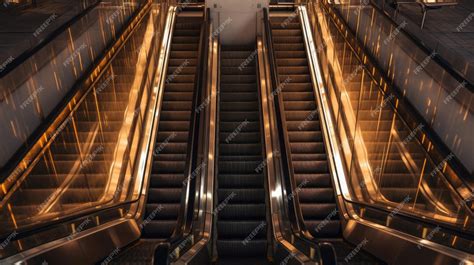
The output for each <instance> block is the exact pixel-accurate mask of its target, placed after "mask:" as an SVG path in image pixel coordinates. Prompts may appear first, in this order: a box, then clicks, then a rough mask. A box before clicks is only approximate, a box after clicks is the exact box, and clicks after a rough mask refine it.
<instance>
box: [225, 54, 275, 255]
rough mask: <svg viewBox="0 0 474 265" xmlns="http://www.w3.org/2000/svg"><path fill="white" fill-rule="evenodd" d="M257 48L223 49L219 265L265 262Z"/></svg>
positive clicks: (264, 216)
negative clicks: (255, 49) (255, 50)
mask: <svg viewBox="0 0 474 265" xmlns="http://www.w3.org/2000/svg"><path fill="white" fill-rule="evenodd" d="M255 58H256V52H254V48H253V47H232V46H231V47H223V48H222V52H221V85H220V102H219V109H220V110H219V151H218V152H219V154H218V177H217V200H218V201H217V204H218V205H217V207H216V214H217V252H218V253H217V254H218V257H219V260H218V263H219V264H266V263H268V261H267V259H266V256H267V255H266V253H267V240H266V238H267V229H268V224H267V220H266V212H267V210H266V203H265V196H266V192H265V184H264V183H265V182H264V179H265V178H264V170H265V161H264V152H263V146H262V130H261V120H260V107H259V98H258V86H257V74H256V73H257V69H256V62H255Z"/></svg>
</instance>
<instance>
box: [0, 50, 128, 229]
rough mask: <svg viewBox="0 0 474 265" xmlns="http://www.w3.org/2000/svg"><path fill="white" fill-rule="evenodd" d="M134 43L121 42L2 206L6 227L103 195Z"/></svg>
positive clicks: (125, 97) (125, 94) (123, 110)
mask: <svg viewBox="0 0 474 265" xmlns="http://www.w3.org/2000/svg"><path fill="white" fill-rule="evenodd" d="M136 45H137V43H133V42H129V43H127V44H126V45H125V47H124V50H122V51H121V52H120V53H119V54H118V55H117V57H116V58H115V59H114V61H113V62H112V67H111V70H109V71H108V72H107V73H105V74H104V75H103V76H102V77H101V79H99V80H98V82H97V83H96V87H95V90H94V92H91V93H89V94H88V95H87V96H86V98H85V100H84V101H83V102H82V103H81V105H80V106H79V107H78V109H77V111H76V112H75V114H74V115H73V117H72V118H71V119H69V120H68V121H67V122H66V123H65V125H64V126H60V127H59V128H58V129H56V131H55V133H56V134H57V137H56V139H55V140H54V142H53V143H52V144H51V146H50V147H49V149H47V150H46V152H45V153H44V155H43V156H42V157H40V159H39V161H38V163H37V164H36V165H35V166H34V167H33V168H32V170H31V171H30V172H29V174H28V175H27V177H26V178H25V180H24V181H23V182H21V184H20V187H19V189H18V190H16V192H15V193H13V195H12V197H11V198H10V199H9V201H8V203H7V204H8V205H9V206H8V207H2V213H1V214H2V215H1V223H2V224H3V227H4V228H5V229H7V228H8V227H10V226H13V225H14V223H16V224H15V225H19V224H21V222H22V221H23V220H24V219H26V218H28V217H34V216H35V215H37V214H40V213H41V214H54V213H58V212H63V211H65V210H70V209H72V208H76V207H80V206H81V207H85V206H87V205H90V204H91V203H94V202H97V201H98V200H99V199H100V198H101V196H102V195H104V191H105V188H106V186H107V181H108V179H109V170H110V167H111V165H112V162H113V154H114V152H115V148H116V145H117V140H118V134H119V130H120V129H121V128H122V124H123V118H124V113H125V110H126V107H127V105H128V97H129V92H130V90H131V84H132V82H133V80H134V76H135V75H134V71H135V68H134V65H133V63H132V62H136V57H137V53H135V52H134V50H136V49H137V46H136Z"/></svg>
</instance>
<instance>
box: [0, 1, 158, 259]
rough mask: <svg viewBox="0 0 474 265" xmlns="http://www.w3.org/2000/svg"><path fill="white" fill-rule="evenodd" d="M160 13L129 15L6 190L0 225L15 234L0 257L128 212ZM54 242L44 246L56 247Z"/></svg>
mask: <svg viewBox="0 0 474 265" xmlns="http://www.w3.org/2000/svg"><path fill="white" fill-rule="evenodd" d="M160 9H161V10H160ZM166 11H167V5H166V4H162V5H155V6H154V7H153V8H151V2H149V4H148V5H146V6H144V7H143V9H141V10H140V12H139V13H137V15H136V16H135V17H134V19H133V20H131V21H130V24H129V27H127V28H126V29H124V32H125V33H124V35H122V37H121V38H120V40H121V41H120V42H117V43H116V44H115V46H114V50H113V52H110V53H108V54H107V56H108V57H106V58H104V64H103V65H101V66H102V69H97V71H96V72H95V74H96V75H98V76H99V78H98V79H97V82H95V83H93V86H91V88H90V89H88V90H87V87H86V88H85V89H86V91H85V92H83V94H84V96H83V97H79V100H78V101H77V102H71V103H70V106H71V109H68V110H67V113H68V115H66V116H60V117H62V118H66V119H65V120H64V121H63V122H62V123H60V122H58V124H61V125H60V126H58V127H57V129H56V130H55V131H53V132H54V134H53V137H51V138H52V139H53V140H52V141H51V142H48V143H47V145H46V146H45V147H44V148H43V151H42V153H41V155H40V156H39V157H38V158H37V159H36V160H35V161H34V163H33V165H34V166H32V168H28V170H27V172H25V173H24V174H23V176H22V178H21V181H17V183H18V184H17V185H15V186H13V187H11V188H10V189H9V190H8V192H7V196H6V197H5V198H4V199H3V201H2V204H3V206H2V208H1V210H2V212H3V215H2V217H1V220H2V223H3V224H4V225H2V229H5V230H3V234H4V236H5V238H8V236H9V233H11V232H12V231H13V232H14V233H15V237H13V238H11V242H10V241H9V243H10V244H8V245H7V246H5V247H3V248H2V251H1V254H2V257H6V256H9V255H12V254H15V253H16V252H19V251H24V250H28V249H31V248H33V247H36V246H39V245H41V244H45V243H47V242H51V241H53V240H55V239H58V238H63V241H64V240H66V241H70V240H73V239H75V238H76V237H77V235H76V233H77V234H78V235H79V234H88V233H92V234H93V232H92V231H91V230H89V229H91V228H93V227H98V226H102V225H104V224H107V223H108V222H110V221H113V220H117V219H119V218H122V217H126V216H128V218H133V217H134V216H135V213H136V212H137V208H136V205H135V206H134V204H130V203H132V202H135V201H136V200H137V199H139V198H140V192H141V188H142V184H143V179H144V176H143V174H144V169H145V168H146V166H145V164H146V163H145V164H144V163H143V162H144V161H146V157H147V156H146V155H147V154H148V149H146V150H143V149H137V148H136V147H137V146H138V143H140V144H143V143H145V147H146V142H147V140H146V139H147V137H146V136H145V137H143V135H146V134H145V133H146V132H145V131H144V130H146V128H150V125H149V124H150V123H149V121H150V117H151V118H153V116H154V113H155V112H154V111H150V110H152V109H153V107H154V106H155V105H156V100H157V95H156V93H157V92H158V87H157V86H156V84H155V71H156V67H157V65H156V62H157V60H155V59H154V58H155V57H156V56H157V52H158V51H159V49H160V39H161V38H162V37H163V31H164V30H165V19H166V15H167V12H166ZM110 61H111V62H110ZM147 62H149V63H147ZM127 67H128V68H127ZM131 67H133V68H131ZM100 70H103V71H100ZM99 99H100V100H99ZM124 102H125V103H124ZM153 102H155V103H153ZM150 108H151V109H150ZM58 119H59V118H58ZM144 124H145V125H146V126H143V125H144ZM93 147H95V148H93ZM86 150H88V151H86ZM59 158H62V160H61V159H59ZM81 185H82V186H81ZM35 194H44V195H43V197H39V196H35ZM20 195H21V196H20ZM22 211H23V212H22ZM129 211H130V212H129ZM94 212H95V213H94ZM127 212H128V214H127ZM91 213H94V214H92V215H90V214H91ZM81 216H82V217H83V216H86V217H87V218H85V217H84V218H81ZM38 229H41V230H38ZM33 231H35V232H34V233H31V232H33ZM135 239H136V237H135ZM60 241H61V240H59V241H54V243H51V244H53V245H54V246H55V247H57V246H58V245H61V244H62V243H61V242H60ZM125 241H127V240H125ZM129 242H130V240H128V241H127V243H125V242H124V243H123V246H124V245H125V244H128V243H129ZM32 251H33V252H31V253H35V251H36V250H34V249H33V250H32ZM25 253H26V252H25ZM25 255H28V254H25ZM18 257H21V256H16V258H18ZM91 258H94V257H91ZM95 258H97V257H95Z"/></svg>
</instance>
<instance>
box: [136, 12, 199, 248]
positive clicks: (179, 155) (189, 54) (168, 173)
mask: <svg viewBox="0 0 474 265" xmlns="http://www.w3.org/2000/svg"><path fill="white" fill-rule="evenodd" d="M186 15H187V13H186V12H183V13H180V14H179V15H178V17H177V20H176V24H175V28H174V33H173V38H172V41H171V51H170V52H171V54H170V57H169V63H168V72H167V79H166V85H165V88H164V94H163V102H162V107H161V111H160V121H159V124H158V134H157V137H156V144H155V147H154V152H153V166H152V172H151V178H150V186H149V190H148V198H147V204H146V211H145V218H147V217H151V218H150V219H151V221H150V222H148V223H146V224H145V225H144V227H143V237H144V238H153V239H168V238H170V237H171V235H172V233H173V231H174V229H175V227H176V223H177V220H178V214H179V209H180V206H181V193H182V188H183V181H185V177H186V176H185V166H186V159H187V150H188V139H189V132H190V130H191V128H190V119H191V114H192V102H193V94H194V93H195V91H194V80H195V73H196V68H197V60H198V52H199V39H200V34H201V25H202V23H203V18H202V15H201V16H186Z"/></svg>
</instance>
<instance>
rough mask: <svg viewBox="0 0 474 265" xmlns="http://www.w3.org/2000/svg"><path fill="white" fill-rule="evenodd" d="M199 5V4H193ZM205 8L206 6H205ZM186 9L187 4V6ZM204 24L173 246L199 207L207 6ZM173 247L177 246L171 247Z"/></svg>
mask: <svg viewBox="0 0 474 265" xmlns="http://www.w3.org/2000/svg"><path fill="white" fill-rule="evenodd" d="M191 8H193V9H194V8H195V7H191ZM202 8H203V9H204V7H202ZM184 10H186V7H185V9H184ZM203 13H204V14H203V23H202V25H201V35H200V40H199V49H198V60H197V61H198V65H197V68H196V73H195V78H194V80H195V82H194V93H193V102H192V109H191V119H190V121H191V122H190V125H189V126H190V127H189V128H191V131H190V134H189V136H188V149H187V155H186V165H185V176H186V183H185V184H184V186H183V192H182V196H181V202H182V203H181V207H180V211H179V215H178V221H177V225H176V229H175V230H174V232H173V235H172V236H171V238H170V239H169V241H170V242H171V244H172V245H175V244H177V243H178V242H181V241H183V240H185V238H186V237H187V235H188V234H189V233H190V231H191V226H192V221H193V217H194V210H193V209H194V206H195V203H194V201H195V194H194V193H195V192H196V179H197V178H198V177H197V176H195V174H197V172H196V170H197V169H198V167H200V165H197V163H198V158H199V156H198V152H199V145H200V143H201V141H199V139H200V137H201V136H202V135H200V133H199V132H200V130H199V128H200V126H201V124H200V116H201V112H200V111H199V112H198V111H196V109H197V107H198V104H200V102H201V100H202V95H203V93H202V92H203V90H204V88H205V87H206V80H207V75H206V73H207V63H206V62H207V57H208V56H207V53H208V50H209V42H208V36H209V32H208V31H209V30H208V29H209V24H210V19H209V16H210V10H209V9H204V10H203ZM201 170H202V169H201ZM171 249H173V247H172V248H171Z"/></svg>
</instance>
